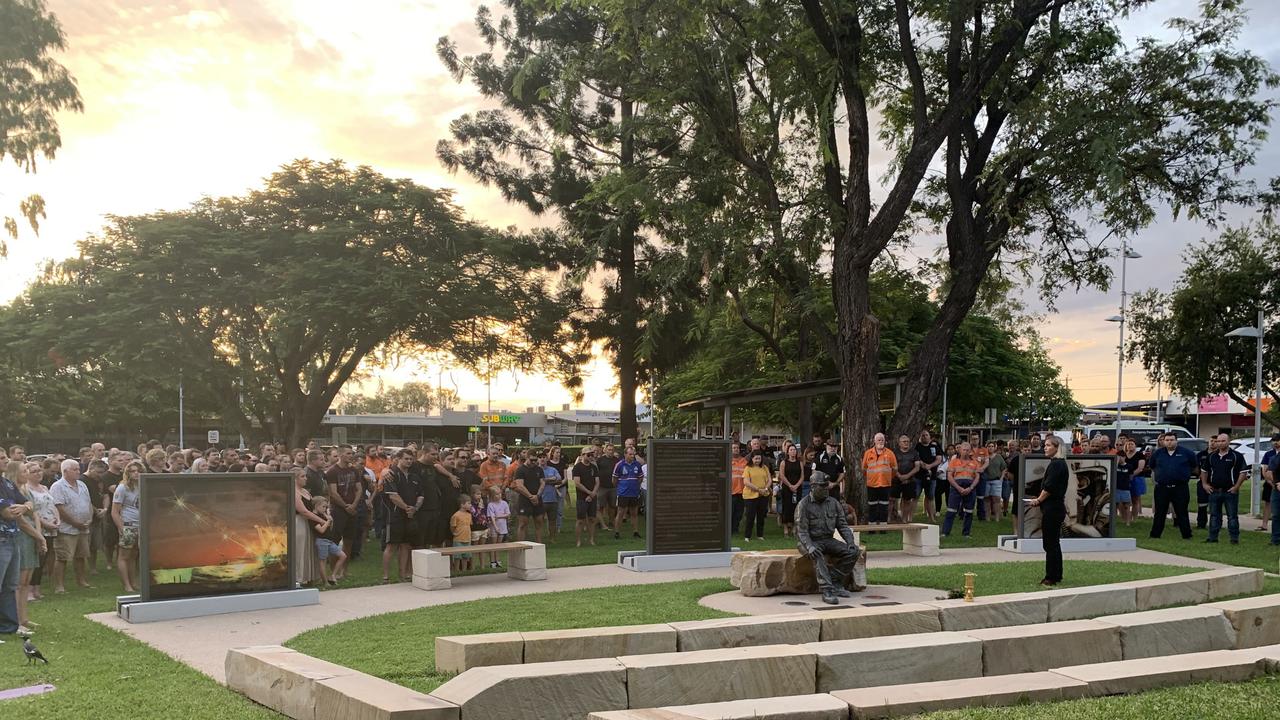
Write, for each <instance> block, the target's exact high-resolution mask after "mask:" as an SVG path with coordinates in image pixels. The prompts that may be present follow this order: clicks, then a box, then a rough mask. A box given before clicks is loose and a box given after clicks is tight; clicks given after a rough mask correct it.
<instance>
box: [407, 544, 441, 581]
mask: <svg viewBox="0 0 1280 720" xmlns="http://www.w3.org/2000/svg"><path fill="white" fill-rule="evenodd" d="M409 557H410V559H411V560H412V561H413V574H414V575H415V576H417V577H424V578H437V577H444V578H447V577H449V558H447V557H445V556H444V555H441V554H440V553H438V552H436V551H435V550H429V549H422V550H414V551H413V553H412V554H411V555H410V556H409Z"/></svg>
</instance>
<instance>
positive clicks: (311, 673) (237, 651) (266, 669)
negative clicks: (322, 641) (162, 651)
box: [224, 645, 358, 720]
mask: <svg viewBox="0 0 1280 720" xmlns="http://www.w3.org/2000/svg"><path fill="white" fill-rule="evenodd" d="M224 663H225V664H224V668H225V670H226V675H227V687H229V688H231V689H232V690H235V691H236V692H238V693H240V694H241V695H244V696H245V697H247V698H249V699H250V700H252V701H254V702H256V703H258V704H259V705H264V706H266V707H269V708H271V709H272V710H275V711H276V712H278V713H280V714H282V715H286V716H288V717H291V718H295V720H313V718H315V717H316V693H317V688H316V686H317V684H318V683H320V682H322V681H325V680H331V679H333V678H338V677H344V676H349V675H356V674H358V673H357V672H356V671H355V670H352V669H351V668H346V667H342V666H341V665H335V664H333V663H331V662H328V661H325V660H321V659H319V658H313V657H311V656H310V655H304V654H303V653H300V652H296V651H294V650H291V649H289V648H287V647H283V646H281V645H256V646H253V647H243V648H232V649H231V650H228V651H227V657H226V660H225V661H224Z"/></svg>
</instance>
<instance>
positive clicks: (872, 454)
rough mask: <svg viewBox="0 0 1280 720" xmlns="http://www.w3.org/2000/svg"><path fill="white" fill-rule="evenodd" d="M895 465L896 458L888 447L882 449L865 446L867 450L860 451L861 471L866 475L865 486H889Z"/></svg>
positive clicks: (891, 483) (896, 465) (896, 462)
mask: <svg viewBox="0 0 1280 720" xmlns="http://www.w3.org/2000/svg"><path fill="white" fill-rule="evenodd" d="M897 467H898V458H897V457H896V456H895V455H894V454H893V451H892V450H890V449H889V448H885V449H883V450H877V449H875V448H867V451H866V452H864V453H862V471H863V472H864V473H866V475H867V487H873V488H887V487H891V486H892V485H893V471H894V470H896V469H897Z"/></svg>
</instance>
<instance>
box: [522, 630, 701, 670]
mask: <svg viewBox="0 0 1280 720" xmlns="http://www.w3.org/2000/svg"><path fill="white" fill-rule="evenodd" d="M521 634H522V635H523V636H524V661H525V662H527V663H536V662H556V661H560V660H586V659H588V658H613V657H618V656H620V655H647V654H651V653H669V652H675V651H676V649H677V646H676V630H675V628H673V627H671V626H670V625H665V624H658V625H619V626H616V627H594V628H581V629H576V630H541V631H537V632H527V633H521Z"/></svg>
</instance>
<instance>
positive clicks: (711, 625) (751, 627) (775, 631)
mask: <svg viewBox="0 0 1280 720" xmlns="http://www.w3.org/2000/svg"><path fill="white" fill-rule="evenodd" d="M671 627H672V628H673V629H674V630H675V631H676V637H677V646H678V649H679V650H680V652H688V651H692V650H716V649H719V648H735V647H753V646H757V645H802V644H804V643H809V642H817V641H818V638H819V636H820V632H821V627H822V622H821V620H820V619H819V618H818V617H817V614H816V613H784V614H779V615H756V616H754V617H733V618H716V619H712V620H689V621H684V622H673V623H671Z"/></svg>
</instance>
